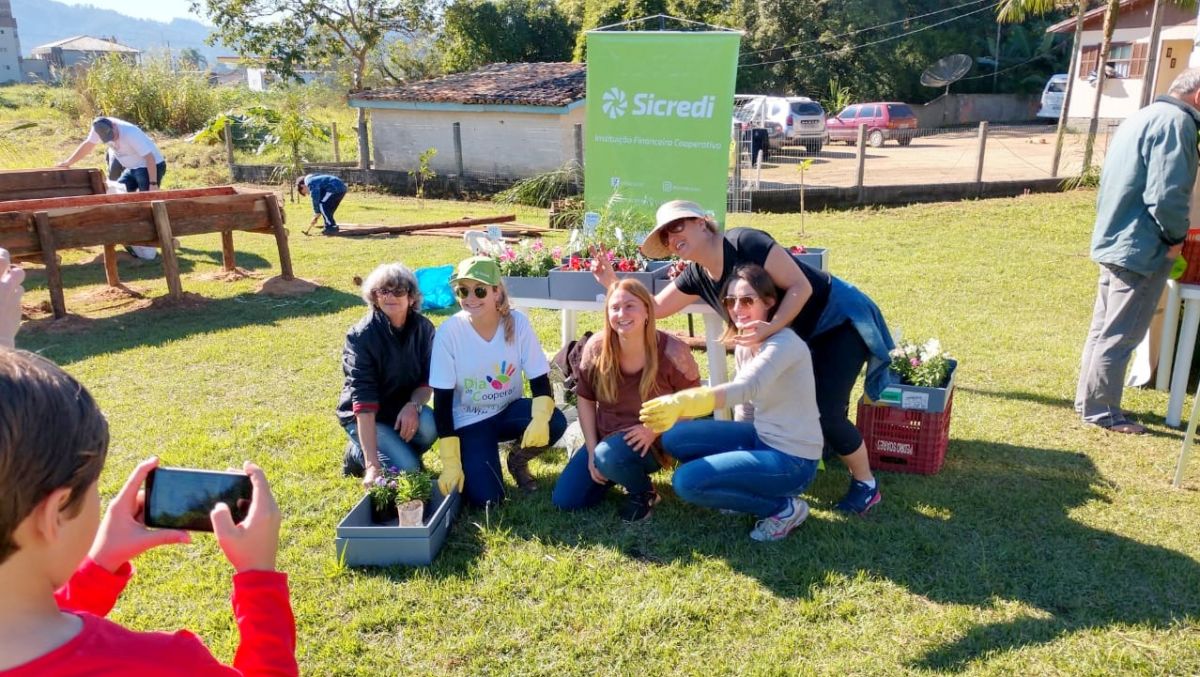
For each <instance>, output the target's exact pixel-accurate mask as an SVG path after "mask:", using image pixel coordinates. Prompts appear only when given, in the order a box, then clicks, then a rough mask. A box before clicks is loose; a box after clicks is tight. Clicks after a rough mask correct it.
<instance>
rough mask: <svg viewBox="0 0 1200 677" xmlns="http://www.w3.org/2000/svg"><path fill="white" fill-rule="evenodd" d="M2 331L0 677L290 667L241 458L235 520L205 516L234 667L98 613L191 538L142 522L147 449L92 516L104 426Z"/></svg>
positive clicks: (267, 503) (268, 541)
mask: <svg viewBox="0 0 1200 677" xmlns="http://www.w3.org/2000/svg"><path fill="white" fill-rule="evenodd" d="M4 254H6V252H3V250H0V263H4V264H7V256H4ZM5 267H7V266H5ZM7 273H8V271H6V270H0V332H4V331H5V330H6V327H5V326H4V325H5V322H4V321H3V320H4V318H6V317H7V314H6V311H8V310H11V308H9V307H8V306H9V305H10V304H12V303H17V304H18V312H19V300H20V293H19V292H17V293H14V294H8V293H6V292H7V291H11V288H12V287H14V286H18V287H19V280H16V284H15V285H14V284H13V283H14V280H13V278H12V277H10V276H8V274H7ZM11 332H12V333H15V326H13V327H11ZM3 339H6V340H3ZM11 340H12V336H11V334H9V335H6V336H0V600H4V601H3V604H0V677H17V676H20V677H25V676H26V675H29V676H33V675H37V676H38V677H46V676H50V675H150V674H153V675H296V674H297V673H298V669H297V667H296V659H295V647H296V627H295V621H294V619H293V617H292V610H291V604H290V602H289V600H288V588H287V576H286V575H285V574H283V573H280V572H277V571H275V553H276V550H277V549H278V545H279V523H280V515H279V508H278V506H277V505H276V504H275V499H274V498H273V497H272V495H271V490H270V487H269V486H268V484H267V479H266V476H265V475H264V474H263V471H262V470H261V469H260V468H259V467H258V466H255V465H254V464H252V463H249V462H247V463H246V464H245V466H244V469H245V471H246V474H247V475H249V476H250V482H251V484H252V485H253V487H254V493H253V498H252V500H251V505H250V510H249V514H248V516H247V517H246V519H244V520H243V521H242V522H241V523H240V524H236V525H235V524H234V523H233V519H232V516H231V515H230V512H229V508H228V506H226V505H224V504H220V505H218V506H217V507H216V508H215V509H214V510H213V511H212V515H211V519H212V524H213V532H214V534H215V535H216V538H217V542H218V543H219V544H220V546H221V549H222V551H224V553H225V556H226V558H228V560H229V562H230V564H232V565H233V568H234V570H235V572H236V573H235V574H234V576H233V609H234V616H235V618H236V621H237V625H238V631H239V632H240V634H241V638H242V641H241V645H240V646H239V647H238V650H237V654H236V655H235V657H234V661H233V666H232V667H229V666H225V665H222V664H221V663H219V662H218V661H217V660H216V659H215V658H213V656H212V654H210V653H209V652H208V649H206V648H205V647H204V644H203V643H202V642H201V641H200V640H199V638H197V637H196V636H195V635H193V634H192V633H190V632H188V631H187V630H180V631H177V632H174V633H162V632H134V631H132V630H127V629H125V628H123V627H121V626H120V625H117V624H116V623H113V622H111V621H108V620H105V619H104V618H103V616H104V615H105V614H107V613H108V612H109V610H110V609H112V607H113V605H114V604H115V603H116V600H117V597H118V595H120V593H121V591H122V590H123V589H124V587H125V584H126V583H128V582H129V579H130V577H131V576H132V575H133V568H132V566H130V564H129V561H130V560H132V559H133V558H134V557H136V556H138V555H139V554H141V553H143V552H145V551H146V550H149V549H150V548H153V547H155V546H158V545H164V544H167V543H185V542H187V541H188V540H189V535H188V533H187V532H185V531H175V530H167V529H163V530H152V529H147V528H146V527H145V526H144V525H143V524H142V523H141V521H140V520H141V517H140V516H141V513H142V497H141V496H140V494H139V489H140V488H141V486H142V483H143V482H144V481H145V479H146V475H148V474H149V473H150V470H151V469H153V468H154V467H155V466H156V465H157V463H158V461H157V459H154V458H151V459H149V460H146V461H143V462H142V463H140V464H138V466H137V468H136V469H135V470H134V471H133V474H132V475H130V477H129V479H128V480H127V481H126V482H125V486H124V487H122V488H121V491H120V492H118V493H117V495H116V497H115V498H114V499H113V501H112V503H110V504H109V506H108V511H107V512H106V513H105V514H104V517H103V520H101V515H100V491H99V477H100V470H101V468H102V467H103V465H104V458H105V455H106V454H107V451H108V423H107V422H106V421H105V419H104V416H103V414H101V413H100V409H99V408H98V407H97V406H96V403H95V401H94V400H93V399H92V396H91V395H90V394H89V393H88V391H87V390H86V389H84V387H83V386H82V385H80V384H79V383H78V382H77V381H75V379H73V378H72V377H71V376H69V375H68V374H67V373H66V372H64V371H62V370H61V369H59V368H58V367H57V366H55V365H54V364H53V363H52V362H50V361H48V360H46V359H43V358H41V357H38V356H37V355H33V354H30V353H26V352H21V351H14V350H11V349H8V348H5V347H2V346H4V345H5V344H6V343H7V344H8V345H12V344H11ZM72 572H74V573H72Z"/></svg>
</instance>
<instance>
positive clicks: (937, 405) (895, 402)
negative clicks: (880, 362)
mask: <svg viewBox="0 0 1200 677" xmlns="http://www.w3.org/2000/svg"><path fill="white" fill-rule="evenodd" d="M891 358H892V362H891V365H890V368H891V371H892V373H893V374H894V375H895V376H896V378H897V380H898V381H899V383H898V384H896V385H891V386H888V387H887V388H885V389H884V391H883V393H882V394H881V395H880V397H879V400H878V403H879V404H884V405H887V406H893V407H900V408H902V409H917V410H920V411H928V412H941V411H945V409H946V404H947V402H948V401H949V400H950V395H951V394H952V391H953V389H954V371H955V368H956V367H957V366H958V362H957V361H955V360H954V358H952V357H950V354H949V353H947V352H946V351H944V350H943V349H942V344H941V342H940V341H938V340H937V339H935V338H931V339H929V340H927V341H925V342H924V343H917V342H914V341H901V342H900V343H899V345H897V346H896V347H895V348H894V349H893V350H892V352H891Z"/></svg>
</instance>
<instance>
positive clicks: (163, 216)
mask: <svg viewBox="0 0 1200 677" xmlns="http://www.w3.org/2000/svg"><path fill="white" fill-rule="evenodd" d="M150 208H151V209H152V210H153V211H154V228H155V230H157V231H158V242H159V247H160V248H161V249H162V262H163V275H165V276H166V278H167V289H168V290H169V293H170V294H171V297H172V298H179V297H181V296H183V284H182V283H181V282H180V280H179V259H177V258H176V257H175V235H174V233H172V232H171V217H170V216H168V215H167V204H166V203H165V202H163V201H161V200H155V201H154V202H151V203H150Z"/></svg>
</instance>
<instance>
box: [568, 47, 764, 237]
mask: <svg viewBox="0 0 1200 677" xmlns="http://www.w3.org/2000/svg"><path fill="white" fill-rule="evenodd" d="M740 42H741V34H740V33H737V32H733V31H728V32H671V31H660V32H640V31H613V32H606V31H592V32H590V33H588V35H587V128H586V129H587V134H586V136H587V138H586V141H585V155H584V157H585V163H584V164H585V167H584V202H585V203H586V205H587V208H588V209H591V210H599V209H601V208H602V207H603V205H604V204H606V203H607V202H608V201H609V200H610V199H611V198H612V196H613V195H614V194H617V195H619V196H620V200H621V202H622V203H623V204H626V205H631V206H636V207H637V208H638V210H639V211H641V210H642V209H643V208H644V209H645V210H646V211H648V212H649V213H650V214H651V215H652V214H653V213H654V210H656V209H657V208H658V205H660V204H662V203H663V202H666V201H668V200H691V201H693V202H696V203H699V204H700V206H701V207H703V208H704V209H706V210H708V211H711V212H712V213H713V216H714V218H715V219H716V221H717V223H719V224H721V225H722V226H723V225H724V223H725V201H726V192H727V190H728V183H729V144H730V133H731V131H732V116H733V88H734V81H735V79H736V76H737V59H738V47H739V44H740Z"/></svg>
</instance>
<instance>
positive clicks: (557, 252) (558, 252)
mask: <svg viewBox="0 0 1200 677" xmlns="http://www.w3.org/2000/svg"><path fill="white" fill-rule="evenodd" d="M550 256H553V257H554V260H556V261H559V260H562V247H555V248H554V249H551V250H550Z"/></svg>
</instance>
